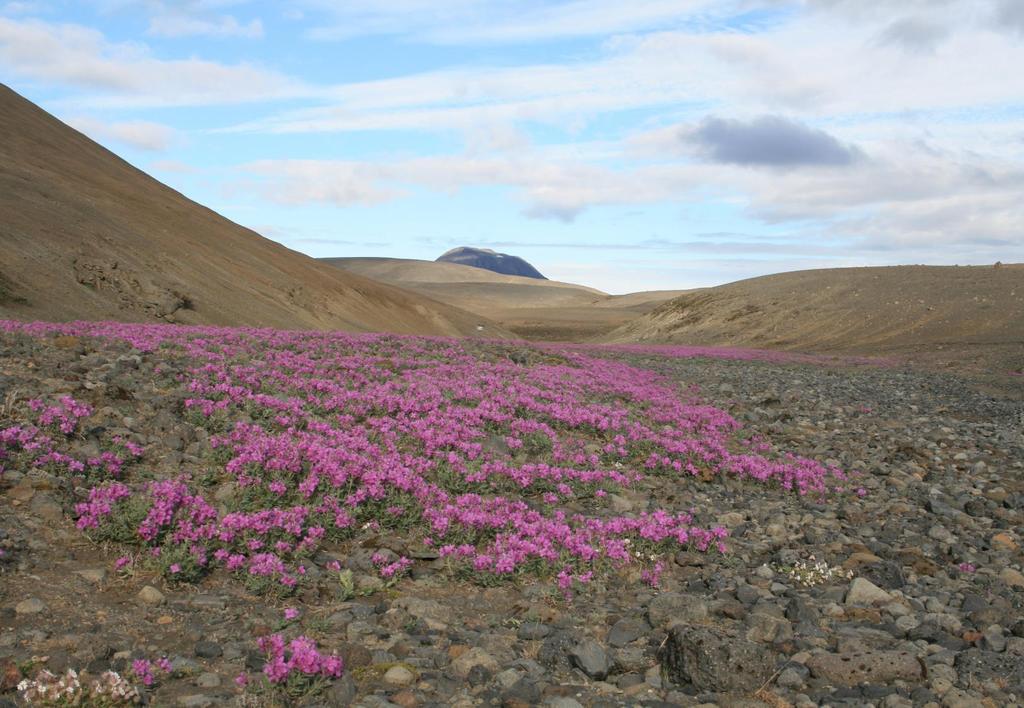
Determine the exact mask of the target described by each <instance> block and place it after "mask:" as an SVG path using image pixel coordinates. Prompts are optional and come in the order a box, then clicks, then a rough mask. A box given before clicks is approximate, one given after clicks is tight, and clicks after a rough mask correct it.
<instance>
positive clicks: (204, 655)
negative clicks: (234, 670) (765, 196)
mask: <svg viewBox="0 0 1024 708" xmlns="http://www.w3.org/2000/svg"><path fill="white" fill-rule="evenodd" d="M195 653H196V656H198V657H199V658H200V659H216V658H217V657H219V656H222V655H223V654H224V649H223V648H222V647H221V645H220V644H218V643H217V642H211V641H209V640H206V639H204V640H201V641H198V642H196V646H195Z"/></svg>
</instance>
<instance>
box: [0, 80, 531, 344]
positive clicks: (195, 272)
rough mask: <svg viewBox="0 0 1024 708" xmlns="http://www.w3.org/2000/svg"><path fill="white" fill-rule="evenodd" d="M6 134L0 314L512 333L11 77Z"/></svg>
mask: <svg viewBox="0 0 1024 708" xmlns="http://www.w3.org/2000/svg"><path fill="white" fill-rule="evenodd" d="M0 136H2V138H0V250H2V252H3V259H2V260H0V317H8V318H17V319H47V320H70V319H115V320H125V321H145V320H161V321H171V322H182V323H189V324H222V325H252V326H267V327H287V328H295V329H300V328H314V329H343V330H351V331H391V332H406V333H418V334H446V335H470V336H480V335H484V336H491V337H494V336H511V335H509V334H508V333H507V332H505V331H503V330H501V329H500V328H498V327H496V326H495V325H493V323H489V322H487V321H486V320H483V321H482V318H481V316H480V315H476V314H470V313H468V312H464V311H461V310H458V309H455V308H453V307H451V306H448V305H444V304H442V303H438V302H433V301H430V300H428V299H426V298H424V297H422V296H420V295H417V294H411V293H407V292H404V291H402V290H399V289H397V288H394V287H391V286H387V285H382V284H379V283H375V282H373V281H370V280H367V279H365V278H361V277H359V276H357V275H353V274H349V273H345V272H343V271H340V270H338V269H336V268H332V267H330V266H328V265H326V264H323V263H320V262H318V261H316V260H315V259H312V258H309V257H307V256H304V255H302V254H300V253H296V252H294V251H291V250H289V249H287V248H285V247H284V246H281V245H279V244H277V243H274V242H273V241H270V240H268V239H265V238H263V237H261V236H260V235H259V234H256V233H255V232H253V231H250V230H249V229H246V228H243V227H241V226H239V225H238V224H235V223H233V222H231V221H228V220H227V219H225V218H224V217H222V216H220V215H218V214H216V213H215V212H213V211H211V210H209V209H207V208H205V207H203V206H201V205H199V204H196V203H195V202H193V201H191V200H189V199H187V198H185V197H184V196H182V195H181V194H179V193H178V192H175V191H174V190H172V189H170V188H169V187H167V186H165V185H163V184H161V183H160V182H158V181H156V180H154V179H153V178H151V177H149V176H148V175H146V174H145V173H143V172H142V171H140V170H138V169H136V168H135V167H132V166H131V165H130V164H128V163H127V162H125V161H124V160H121V159H120V158H118V157H117V156H116V155H114V154H113V153H111V152H109V151H108V150H106V149H104V148H103V147H101V146H100V145H97V144H96V143H94V142H93V141H92V140H90V139H89V138H87V137H85V136H84V135H82V134H81V133H78V132H76V131H75V130H73V129H71V128H69V127H68V126H67V125H65V124H64V123H62V122H60V121H59V120H57V119H56V118H54V117H53V116H51V115H49V114H48V113H46V112H45V111H43V110H42V109H40V108H39V107H37V106H35V105H34V104H32V103H30V102H29V101H27V100H25V99H24V98H22V97H21V96H19V95H18V94H16V93H14V92H13V91H11V90H10V89H9V88H7V87H6V86H2V85H0ZM481 323H484V324H486V326H485V327H484V329H483V330H479V329H478V325H479V324H481Z"/></svg>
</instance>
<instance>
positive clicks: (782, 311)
mask: <svg viewBox="0 0 1024 708" xmlns="http://www.w3.org/2000/svg"><path fill="white" fill-rule="evenodd" d="M604 339H605V340H606V341H609V342H638V341H644V342H652V343H653V342H665V343H681V342H685V343H694V344H729V345H741V346H756V347H778V348H785V349H801V350H807V351H834V352H857V353H872V354H884V353H904V352H905V353H911V354H924V355H926V356H927V355H930V354H934V353H936V352H943V351H945V352H946V353H947V354H949V355H950V358H959V359H961V360H964V359H970V358H971V357H972V356H975V354H977V355H978V356H982V353H983V352H986V353H987V354H992V353H995V354H996V355H997V358H999V359H1004V360H1005V359H1006V357H1010V358H1011V359H1012V358H1013V356H1014V352H1016V357H1017V358H1018V359H1022V358H1024V265H1020V264H1018V265H1000V266H892V267H878V268H836V269H828V270H808V271H798V272H793V273H781V274H778V275H769V276H764V277H760V278H751V279H749V280H741V281H738V282H735V283H729V284H727V285H721V286H718V287H714V288H706V289H703V290H698V291H694V292H692V293H688V294H685V295H682V296H680V297H677V298H675V299H673V300H670V301H669V302H667V303H664V304H663V305H661V306H660V307H658V308H656V309H655V310H653V311H652V312H650V313H648V314H646V315H644V316H643V317H640V318H638V319H636V320H634V321H632V322H630V323H627V324H626V325H624V326H622V327H620V328H619V329H617V330H615V331H614V332H612V333H610V334H609V335H607V336H606V337H605V338H604ZM1000 353H1001V354H1000ZM987 354H985V355H984V356H982V358H983V359H984V358H985V357H986V356H987ZM1003 354H1005V355H1006V357H1004V356H1003ZM937 358H943V357H942V356H938V357H937ZM1017 365H1024V360H1022V361H1020V362H1018V364H1017Z"/></svg>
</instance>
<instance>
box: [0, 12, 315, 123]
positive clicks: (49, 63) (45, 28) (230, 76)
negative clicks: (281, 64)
mask: <svg viewBox="0 0 1024 708" xmlns="http://www.w3.org/2000/svg"><path fill="white" fill-rule="evenodd" d="M0 66H3V67H5V68H6V69H7V70H8V71H10V72H11V73H12V74H16V75H20V76H25V77H28V78H31V79H36V80H40V81H45V82H50V83H54V84H58V85H63V86H68V87H73V88H76V89H82V90H87V91H89V92H90V96H89V97H88V98H86V99H79V100H78V101H76V105H79V106H80V105H83V104H85V103H88V104H89V105H94V106H106V107H112V106H119V107H125V106H136V107H137V106H185V105H216V104H227V103H244V102H257V101H274V100H282V99H285V98H294V97H296V96H303V95H308V94H309V92H310V89H309V88H308V87H306V86H303V85H302V84H301V83H300V82H298V81H296V80H294V79H292V78H289V77H287V76H285V75H283V74H280V73H278V72H276V71H272V70H270V69H265V68H263V67H259V66H255V65H252V64H222V63H219V62H213V61H207V60H204V59H197V58H190V59H170V60H167V59H159V58H157V57H154V56H153V55H152V53H151V52H150V50H149V49H148V48H147V47H146V46H145V45H143V44H139V43H135V42H119V43H115V42H110V41H108V40H107V39H106V38H105V37H104V36H103V35H102V34H101V33H100V32H97V31H96V30H92V29H88V28H86V27H82V26H80V25H73V24H52V23H47V22H41V21H39V20H32V19H26V20H13V19H9V18H3V17H0Z"/></svg>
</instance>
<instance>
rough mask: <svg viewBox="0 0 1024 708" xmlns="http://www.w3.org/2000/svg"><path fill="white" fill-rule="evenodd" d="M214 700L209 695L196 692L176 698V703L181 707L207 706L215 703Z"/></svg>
mask: <svg viewBox="0 0 1024 708" xmlns="http://www.w3.org/2000/svg"><path fill="white" fill-rule="evenodd" d="M216 704H217V701H215V700H214V699H213V698H211V697H210V696H204V695H203V694H201V693H196V694H193V695H191V696H182V697H181V698H179V699H178V705H179V706H181V708H208V707H209V706H212V705H216Z"/></svg>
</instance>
